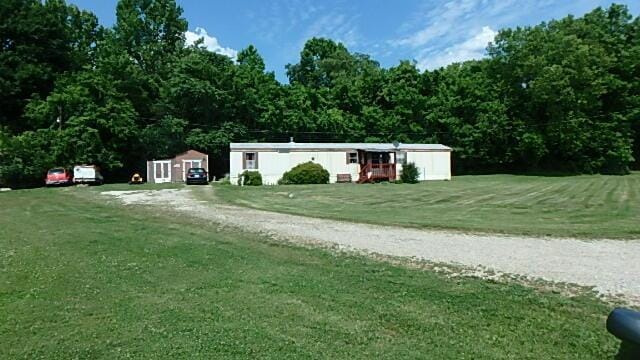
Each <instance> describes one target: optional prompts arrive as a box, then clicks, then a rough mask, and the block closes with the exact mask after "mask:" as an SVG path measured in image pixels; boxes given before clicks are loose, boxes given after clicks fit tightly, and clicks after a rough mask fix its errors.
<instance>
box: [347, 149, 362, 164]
mask: <svg viewBox="0 0 640 360" xmlns="http://www.w3.org/2000/svg"><path fill="white" fill-rule="evenodd" d="M346 154H347V165H351V164H358V163H359V160H360V159H359V158H360V156H359V155H358V152H357V151H347V152H346ZM353 154H355V155H356V157H355V160H356V161H355V162H351V159H352V158H351V155H353Z"/></svg>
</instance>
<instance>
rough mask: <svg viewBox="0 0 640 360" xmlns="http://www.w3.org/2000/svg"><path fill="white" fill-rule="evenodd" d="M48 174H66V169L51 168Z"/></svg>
mask: <svg viewBox="0 0 640 360" xmlns="http://www.w3.org/2000/svg"><path fill="white" fill-rule="evenodd" d="M48 174H51V175H53V174H64V169H51V170H49V172H48Z"/></svg>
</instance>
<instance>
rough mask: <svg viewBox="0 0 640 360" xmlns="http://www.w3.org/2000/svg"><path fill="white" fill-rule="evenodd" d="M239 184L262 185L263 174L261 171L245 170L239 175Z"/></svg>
mask: <svg viewBox="0 0 640 360" xmlns="http://www.w3.org/2000/svg"><path fill="white" fill-rule="evenodd" d="M238 185H244V186H260V185H262V175H260V172H259V171H249V170H245V171H244V172H243V173H242V174H240V176H239V177H238Z"/></svg>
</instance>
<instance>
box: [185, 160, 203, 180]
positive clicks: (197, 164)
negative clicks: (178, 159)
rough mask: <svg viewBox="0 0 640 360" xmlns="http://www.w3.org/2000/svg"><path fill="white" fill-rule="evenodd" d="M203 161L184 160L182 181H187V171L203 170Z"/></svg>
mask: <svg viewBox="0 0 640 360" xmlns="http://www.w3.org/2000/svg"><path fill="white" fill-rule="evenodd" d="M201 167H202V160H182V181H187V171H189V169H191V168H201Z"/></svg>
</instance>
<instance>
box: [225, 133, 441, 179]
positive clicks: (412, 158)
mask: <svg viewBox="0 0 640 360" xmlns="http://www.w3.org/2000/svg"><path fill="white" fill-rule="evenodd" d="M357 150H365V151H380V152H390V153H391V161H392V162H395V154H394V152H395V151H396V150H398V151H404V152H406V154H407V161H408V162H413V163H415V164H416V166H417V167H418V169H419V170H420V180H449V179H451V160H450V155H451V149H450V148H448V147H446V146H443V145H439V144H404V145H399V147H397V148H396V147H394V146H393V145H392V144H360V143H344V144H340V143H337V144H313V143H271V144H268V143H255V144H252V143H232V144H231V152H230V159H229V160H230V168H229V177H230V180H231V183H232V184H234V185H235V184H237V182H238V176H239V175H240V174H241V173H242V172H243V171H244V170H245V169H244V168H243V166H244V161H243V154H244V153H245V152H254V153H257V154H258V161H257V164H258V165H257V166H258V168H257V169H255V170H257V171H259V172H260V174H261V175H262V181H263V183H264V184H266V185H274V184H277V183H278V180H279V179H280V178H282V175H283V174H284V173H285V172H286V171H288V170H290V169H291V168H293V167H294V166H296V165H298V164H301V163H305V162H308V161H313V162H315V163H318V164H320V165H322V166H323V167H324V168H325V169H327V170H328V171H329V174H330V182H332V183H334V182H336V180H337V175H338V174H350V175H351V179H352V181H353V182H356V181H357V180H358V175H359V171H360V164H347V153H348V152H351V151H357ZM400 171H401V165H400V164H398V165H397V172H398V174H399V173H400Z"/></svg>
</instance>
